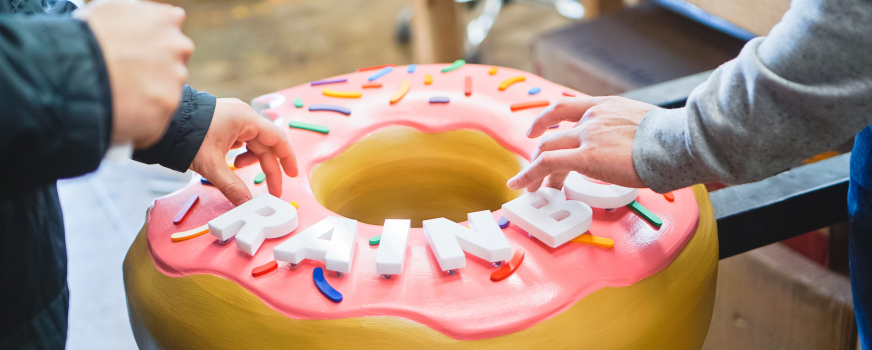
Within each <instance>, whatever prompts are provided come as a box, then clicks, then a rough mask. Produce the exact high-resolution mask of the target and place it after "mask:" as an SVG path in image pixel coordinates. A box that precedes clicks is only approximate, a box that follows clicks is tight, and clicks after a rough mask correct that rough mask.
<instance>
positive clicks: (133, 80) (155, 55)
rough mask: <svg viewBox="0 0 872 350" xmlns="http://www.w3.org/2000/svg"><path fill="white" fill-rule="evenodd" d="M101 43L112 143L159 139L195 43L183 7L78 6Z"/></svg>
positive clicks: (127, 2) (109, 2) (124, 1)
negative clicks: (186, 31) (109, 96)
mask: <svg viewBox="0 0 872 350" xmlns="http://www.w3.org/2000/svg"><path fill="white" fill-rule="evenodd" d="M74 16H75V17H77V18H79V19H82V20H85V21H87V22H88V26H90V28H91V31H92V32H93V33H94V36H95V37H96V38H97V41H98V42H99V43H100V47H101V49H102V51H103V60H104V61H105V62H106V70H107V71H108V73H109V82H110V86H111V89H112V143H124V142H133V144H134V146H135V147H136V148H144V147H147V146H150V145H152V144H154V143H155V142H157V141H158V140H160V138H161V136H163V134H164V132H165V131H166V127H167V125H169V121H170V119H171V118H172V115H173V112H175V110H176V108H178V105H179V101H180V98H181V95H182V87H183V85H184V83H185V80H186V79H187V78H188V69H187V67H185V64H186V63H187V61H188V58H189V57H190V55H191V53H192V52H193V51H194V43H193V42H192V41H191V39H189V38H188V37H187V36H185V35H184V34H182V32H181V25H182V21H184V19H185V11H184V10H182V9H181V8H179V7H175V6H170V5H164V4H158V3H153V2H145V1H142V2H140V1H131V0H101V1H94V2H91V3H89V4H88V5H86V6H84V7H83V8H82V9H80V10H77V11H76V12H75V13H74Z"/></svg>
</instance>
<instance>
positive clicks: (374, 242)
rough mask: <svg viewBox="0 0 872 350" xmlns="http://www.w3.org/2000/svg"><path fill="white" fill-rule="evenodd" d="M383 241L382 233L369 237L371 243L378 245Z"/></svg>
mask: <svg viewBox="0 0 872 350" xmlns="http://www.w3.org/2000/svg"><path fill="white" fill-rule="evenodd" d="M379 243H381V235H378V236H375V237H373V238H370V239H369V245H378V244H379Z"/></svg>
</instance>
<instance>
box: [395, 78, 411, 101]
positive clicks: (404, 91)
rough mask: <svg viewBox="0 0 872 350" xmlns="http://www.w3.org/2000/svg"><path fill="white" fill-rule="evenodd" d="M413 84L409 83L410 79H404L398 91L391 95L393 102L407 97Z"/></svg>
mask: <svg viewBox="0 0 872 350" xmlns="http://www.w3.org/2000/svg"><path fill="white" fill-rule="evenodd" d="M411 86H412V85H411V83H409V81H408V80H403V85H402V86H400V89H399V90H397V93H395V94H394V95H393V96H391V103H397V102H399V101H400V100H402V99H403V97H405V96H406V94H407V93H408V92H409V88H410V87H411Z"/></svg>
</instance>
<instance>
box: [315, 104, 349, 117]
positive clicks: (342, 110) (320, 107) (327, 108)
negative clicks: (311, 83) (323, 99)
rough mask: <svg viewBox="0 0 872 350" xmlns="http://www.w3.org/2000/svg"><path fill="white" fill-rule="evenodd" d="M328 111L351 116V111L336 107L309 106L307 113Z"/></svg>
mask: <svg viewBox="0 0 872 350" xmlns="http://www.w3.org/2000/svg"><path fill="white" fill-rule="evenodd" d="M317 111H330V112H336V113H342V114H345V115H351V109H348V108H346V107H342V106H337V105H309V112H317Z"/></svg>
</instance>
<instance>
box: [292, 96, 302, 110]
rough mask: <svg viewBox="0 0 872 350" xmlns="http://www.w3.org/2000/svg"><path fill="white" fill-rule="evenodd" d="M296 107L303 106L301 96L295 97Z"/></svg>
mask: <svg viewBox="0 0 872 350" xmlns="http://www.w3.org/2000/svg"><path fill="white" fill-rule="evenodd" d="M294 107H297V108H303V99H302V98H299V97H297V98H295V99H294Z"/></svg>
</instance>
